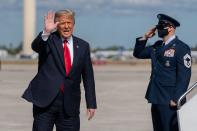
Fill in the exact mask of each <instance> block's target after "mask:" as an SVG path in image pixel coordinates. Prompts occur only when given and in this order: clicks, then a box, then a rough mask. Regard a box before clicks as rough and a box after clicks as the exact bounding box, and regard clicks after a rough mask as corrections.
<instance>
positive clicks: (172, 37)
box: [165, 35, 176, 45]
mask: <svg viewBox="0 0 197 131" xmlns="http://www.w3.org/2000/svg"><path fill="white" fill-rule="evenodd" d="M175 38H176V36H175V35H173V36H171V37H170V38H169V39H168V40H167V41H166V42H165V45H167V44H169V43H170V42H171V41H172V40H174V39H175Z"/></svg>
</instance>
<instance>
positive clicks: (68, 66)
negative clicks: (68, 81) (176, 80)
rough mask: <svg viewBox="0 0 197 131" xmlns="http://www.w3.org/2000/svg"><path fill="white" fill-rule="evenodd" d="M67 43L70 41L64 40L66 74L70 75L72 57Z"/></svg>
mask: <svg viewBox="0 0 197 131" xmlns="http://www.w3.org/2000/svg"><path fill="white" fill-rule="evenodd" d="M67 44H68V41H67V40H64V62H65V69H66V75H67V76H68V74H69V72H70V69H71V57H70V50H69V48H68V46H67Z"/></svg>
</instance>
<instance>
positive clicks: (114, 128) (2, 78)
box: [0, 64, 197, 131]
mask: <svg viewBox="0 0 197 131" xmlns="http://www.w3.org/2000/svg"><path fill="white" fill-rule="evenodd" d="M36 71H37V65H36V64H3V65H2V69H1V71H0V103H1V104H0V131H31V127H32V121H33V119H32V105H31V104H30V103H28V102H26V101H25V100H23V99H22V98H21V95H22V93H23V91H24V90H25V88H26V87H27V86H28V83H29V81H30V80H31V79H32V78H33V76H34V75H35V74H36ZM94 71H95V80H96V92H97V101H98V109H97V112H96V114H95V117H94V119H93V120H91V121H88V120H87V117H86V105H85V101H84V91H83V87H82V102H81V131H152V124H151V117H150V104H148V103H147V101H146V100H145V99H144V94H145V92H146V88H147V84H148V80H149V76H150V66H149V64H134V65H131V64H126V65H122V64H116V65H112V64H110V65H95V66H94ZM196 78H197V65H193V68H192V79H191V82H190V83H191V84H192V83H194V82H195V81H197V80H196Z"/></svg>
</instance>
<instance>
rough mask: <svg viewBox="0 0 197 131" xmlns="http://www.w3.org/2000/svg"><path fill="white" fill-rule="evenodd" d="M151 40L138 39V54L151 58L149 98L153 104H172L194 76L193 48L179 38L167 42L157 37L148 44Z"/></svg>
mask: <svg viewBox="0 0 197 131" xmlns="http://www.w3.org/2000/svg"><path fill="white" fill-rule="evenodd" d="M146 42H147V41H144V40H142V41H140V40H139V38H137V40H136V45H135V48H134V54H133V55H134V56H135V57H136V58H140V59H151V63H152V71H151V77H150V82H149V86H148V89H147V92H146V99H147V100H148V102H150V103H153V104H161V105H169V102H170V100H174V101H177V100H178V99H179V97H180V96H181V95H182V94H183V93H184V92H186V90H187V88H188V85H189V81H190V77H191V51H190V48H189V47H188V45H186V44H185V43H183V42H182V41H180V40H179V39H178V38H175V39H174V40H172V41H171V42H170V43H169V44H168V45H165V46H163V45H162V43H163V42H162V41H157V42H156V43H155V44H154V45H152V46H146Z"/></svg>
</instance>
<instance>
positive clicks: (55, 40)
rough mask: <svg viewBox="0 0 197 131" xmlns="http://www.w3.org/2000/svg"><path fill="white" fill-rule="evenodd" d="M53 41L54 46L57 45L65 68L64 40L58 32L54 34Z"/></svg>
mask: <svg viewBox="0 0 197 131" xmlns="http://www.w3.org/2000/svg"><path fill="white" fill-rule="evenodd" d="M53 43H54V46H55V47H56V50H57V53H58V55H59V58H60V61H61V63H62V66H63V68H64V69H65V66H64V50H63V46H62V40H61V38H60V36H59V35H58V34H56V35H54V37H53ZM64 72H65V70H64Z"/></svg>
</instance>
